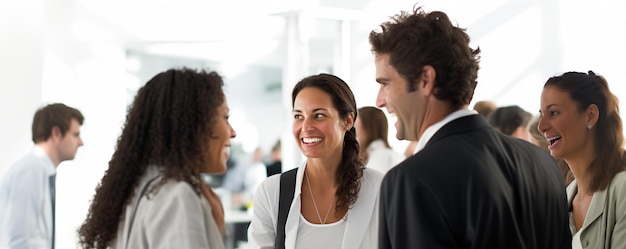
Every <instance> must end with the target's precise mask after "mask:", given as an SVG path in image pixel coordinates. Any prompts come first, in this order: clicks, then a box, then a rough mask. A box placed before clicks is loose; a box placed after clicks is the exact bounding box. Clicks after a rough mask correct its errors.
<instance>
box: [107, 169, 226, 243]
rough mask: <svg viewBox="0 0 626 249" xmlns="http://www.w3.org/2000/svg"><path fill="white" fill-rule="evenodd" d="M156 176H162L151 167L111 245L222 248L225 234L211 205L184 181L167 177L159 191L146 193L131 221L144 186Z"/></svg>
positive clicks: (127, 209)
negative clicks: (218, 224)
mask: <svg viewBox="0 0 626 249" xmlns="http://www.w3.org/2000/svg"><path fill="white" fill-rule="evenodd" d="M155 177H159V178H160V176H159V171H158V168H157V167H150V168H149V169H148V171H147V172H146V175H145V176H143V177H142V179H141V182H140V184H139V186H138V187H137V189H135V193H134V196H133V197H132V199H131V202H130V203H129V204H128V206H127V207H126V211H125V212H124V217H123V220H122V221H121V223H120V226H119V230H118V232H117V237H116V241H114V242H113V243H111V245H112V248H114V249H115V248H117V249H125V248H129V249H130V248H132V249H142V248H155V249H156V248H212V249H213V248H219V249H223V248H224V244H223V241H222V235H221V234H220V232H219V229H218V227H217V224H216V223H215V219H214V218H213V214H212V213H211V205H209V202H208V201H207V200H206V199H205V198H204V197H203V196H202V195H198V194H196V192H195V191H194V190H193V188H192V187H191V185H189V184H188V183H186V182H183V181H174V180H168V181H167V182H166V183H165V184H164V185H162V186H161V187H160V188H159V189H158V190H157V192H155V193H150V194H149V195H148V196H149V198H148V197H147V195H146V194H144V195H143V196H142V197H141V201H140V202H139V205H138V207H137V212H136V214H135V217H134V220H133V221H132V222H131V219H132V216H133V212H134V210H135V207H136V203H137V198H138V196H139V194H140V192H141V189H142V188H143V186H144V185H145V184H146V183H147V182H148V181H149V180H150V179H153V178H155ZM159 180H160V179H156V180H155V181H153V183H152V184H154V183H156V182H158V181H159ZM149 189H150V188H148V190H149ZM146 193H149V191H146ZM131 223H132V230H131ZM129 230H130V233H129Z"/></svg>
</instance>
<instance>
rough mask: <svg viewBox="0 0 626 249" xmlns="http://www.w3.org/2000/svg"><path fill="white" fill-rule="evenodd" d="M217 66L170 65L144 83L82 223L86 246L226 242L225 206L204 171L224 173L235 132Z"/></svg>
mask: <svg viewBox="0 0 626 249" xmlns="http://www.w3.org/2000/svg"><path fill="white" fill-rule="evenodd" d="M222 86H223V81H222V78H221V76H220V75H218V74H217V73H216V72H207V71H195V70H191V69H186V68H183V69H170V70H168V71H166V72H162V73H159V74H157V75H156V76H154V77H153V78H152V79H151V80H150V81H148V83H146V85H145V86H143V87H142V88H141V89H139V92H138V93H137V96H136V97H135V100H134V102H133V104H132V106H131V108H130V110H129V113H128V116H127V118H126V123H125V125H124V128H123V131H122V134H121V136H120V137H119V139H118V141H117V146H116V150H115V152H114V154H113V157H112V158H111V161H110V162H109V169H108V170H107V171H106V173H105V175H104V177H103V178H102V181H101V182H100V184H99V185H98V187H97V188H96V194H95V196H94V198H93V200H92V202H91V206H90V208H89V213H88V215H87V219H86V220H85V222H84V223H83V224H82V226H81V227H80V229H79V230H78V233H79V237H80V241H79V243H80V246H82V247H83V248H99V249H100V248H133V249H136V248H223V242H222V235H221V231H223V227H224V210H223V207H222V205H221V202H220V200H219V198H218V196H217V195H216V194H215V193H214V192H213V190H211V188H209V187H207V186H206V185H205V184H203V181H202V178H201V173H224V172H225V171H226V160H227V158H228V155H229V151H230V139H231V138H233V137H235V131H234V130H233V128H232V127H231V125H230V123H229V122H228V111H229V110H228V105H227V103H226V98H225V95H224V92H223V91H222Z"/></svg>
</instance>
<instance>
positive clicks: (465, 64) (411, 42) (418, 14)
mask: <svg viewBox="0 0 626 249" xmlns="http://www.w3.org/2000/svg"><path fill="white" fill-rule="evenodd" d="M380 27H381V28H382V31H380V32H378V31H375V30H374V31H372V32H371V33H370V35H369V41H370V44H371V46H372V52H373V53H374V54H387V55H389V63H390V65H391V66H392V67H393V68H395V69H396V70H397V71H398V73H399V74H400V75H401V76H402V77H403V78H404V79H405V80H406V81H407V82H408V86H407V89H408V91H410V92H412V91H415V90H416V89H417V83H418V79H419V78H420V76H421V75H422V68H423V67H424V66H426V65H430V66H432V67H433V68H434V69H435V71H436V73H437V77H436V79H435V86H434V95H435V97H437V98H438V99H440V100H444V101H449V102H450V103H451V104H452V105H453V106H455V107H461V106H463V105H468V104H469V103H470V101H471V100H472V97H473V95H474V89H475V88H476V78H477V77H478V68H479V66H478V62H479V54H480V49H479V48H477V49H475V50H474V49H472V48H470V47H469V42H470V38H469V36H468V35H467V33H465V29H462V28H459V27H456V26H453V25H452V23H451V22H450V19H449V18H448V16H447V15H446V14H445V13H443V12H439V11H433V12H430V13H425V12H424V10H423V9H422V8H421V7H415V8H414V10H413V13H412V14H411V13H407V12H405V11H402V12H400V14H398V15H395V16H392V17H391V21H389V22H385V23H383V24H381V25H380Z"/></svg>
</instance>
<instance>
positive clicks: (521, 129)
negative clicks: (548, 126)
mask: <svg viewBox="0 0 626 249" xmlns="http://www.w3.org/2000/svg"><path fill="white" fill-rule="evenodd" d="M531 119H532V114H530V113H529V112H527V111H525V110H524V109H522V108H521V107H519V106H517V105H511V106H503V107H498V108H496V109H495V110H494V111H493V112H491V114H489V116H487V120H488V121H489V124H490V125H491V126H493V127H494V128H496V130H499V131H500V132H502V133H504V134H506V135H509V136H512V137H515V138H519V139H522V140H526V141H529V142H530V132H528V123H530V120H531Z"/></svg>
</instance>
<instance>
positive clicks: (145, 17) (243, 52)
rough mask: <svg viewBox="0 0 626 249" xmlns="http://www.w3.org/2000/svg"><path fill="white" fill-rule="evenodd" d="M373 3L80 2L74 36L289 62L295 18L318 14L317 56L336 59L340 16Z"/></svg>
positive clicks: (202, 55) (171, 52)
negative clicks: (288, 36)
mask: <svg viewBox="0 0 626 249" xmlns="http://www.w3.org/2000/svg"><path fill="white" fill-rule="evenodd" d="M367 3H368V1H356V0H341V1H303V0H290V1H289V0H264V1H250V0H233V1H223V0H216V1H212V0H179V1H163V0H155V1H146V0H140V1H132V0H130V1H124V0H112V1H97V0H76V1H75V8H74V10H73V11H74V16H75V22H74V24H73V25H74V26H73V28H72V29H73V34H72V35H73V37H74V39H76V40H78V41H114V42H121V43H123V44H124V46H125V47H126V48H127V49H128V50H133V51H137V52H140V53H147V54H154V55H167V56H179V57H188V58H195V59H209V60H212V61H218V62H229V61H232V60H238V61H239V63H259V62H260V61H262V63H263V64H264V65H273V66H281V65H282V63H283V62H284V58H285V56H286V55H285V54H286V49H285V46H286V40H287V39H286V30H287V18H288V17H289V16H293V15H299V14H302V13H304V14H305V15H307V16H308V17H311V20H313V21H312V22H311V23H309V24H308V25H307V27H309V29H308V30H309V31H308V32H309V33H307V35H308V37H309V40H308V41H309V44H310V49H311V51H310V52H311V54H314V55H315V57H316V58H324V57H325V56H330V57H332V51H333V49H332V46H333V39H336V37H337V32H338V30H339V22H338V21H337V20H355V19H360V18H362V17H363V16H364V9H366V8H367V5H368V4H367ZM300 25H301V26H302V25H303V24H300ZM327 58H328V57H327ZM242 60H243V62H242Z"/></svg>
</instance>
